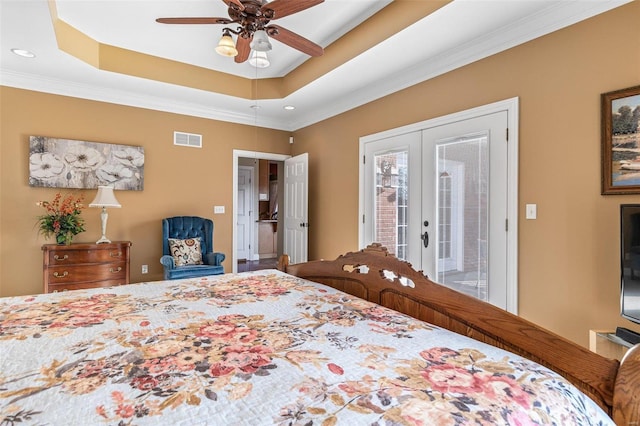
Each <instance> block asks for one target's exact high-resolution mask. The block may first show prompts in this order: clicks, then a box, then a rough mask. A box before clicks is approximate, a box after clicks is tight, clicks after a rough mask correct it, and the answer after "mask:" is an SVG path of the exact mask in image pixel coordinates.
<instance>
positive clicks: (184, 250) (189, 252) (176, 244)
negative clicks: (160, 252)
mask: <svg viewBox="0 0 640 426" xmlns="http://www.w3.org/2000/svg"><path fill="white" fill-rule="evenodd" d="M169 250H171V256H172V257H173V261H174V263H175V266H186V265H202V249H201V248H200V238H187V239H184V240H180V239H177V238H169Z"/></svg>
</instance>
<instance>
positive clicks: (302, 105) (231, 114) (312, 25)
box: [0, 0, 631, 131]
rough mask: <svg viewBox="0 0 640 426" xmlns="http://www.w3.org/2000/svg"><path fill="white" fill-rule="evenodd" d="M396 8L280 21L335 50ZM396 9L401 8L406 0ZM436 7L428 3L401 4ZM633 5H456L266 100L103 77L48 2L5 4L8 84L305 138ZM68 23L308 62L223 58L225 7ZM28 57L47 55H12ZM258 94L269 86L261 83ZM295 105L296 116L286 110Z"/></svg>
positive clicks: (179, 57) (167, 47)
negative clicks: (230, 53)
mask: <svg viewBox="0 0 640 426" xmlns="http://www.w3.org/2000/svg"><path fill="white" fill-rule="evenodd" d="M390 1H391V0H325V2H324V3H322V4H320V5H317V6H314V7H312V8H309V9H307V10H305V11H302V12H299V13H297V14H294V15H290V16H288V17H284V18H282V19H279V20H277V21H275V22H274V23H277V24H278V25H280V26H282V27H285V28H287V29H289V30H291V31H294V32H296V33H298V34H300V35H302V36H303V37H305V38H308V39H310V40H312V41H314V42H315V43H317V44H319V45H321V46H323V47H326V46H328V45H330V44H331V43H332V42H334V41H335V40H336V39H338V38H339V37H342V36H343V35H344V34H345V33H347V32H348V31H349V30H351V29H352V28H353V27H354V26H356V25H359V24H360V23H361V22H363V21H364V20H365V19H366V18H368V17H370V16H371V15H372V14H375V13H376V12H378V11H379V10H380V9H382V8H383V7H384V6H386V5H387V4H388V3H389V2H390ZM396 1H397V0H396ZM402 1H427V0H402ZM629 1H631V0H578V1H575V0H454V1H453V2H451V3H449V4H447V5H446V6H444V7H442V8H441V9H439V10H438V11H436V12H435V13H433V14H431V15H429V16H427V17H425V18H423V19H422V20H420V21H418V22H417V23H416V24H414V25H412V26H410V27H408V28H406V29H405V30H403V31H401V32H399V33H397V34H395V35H394V36H392V37H390V38H388V39H387V40H385V41H383V42H382V43H379V44H378V45H376V46H374V47H373V48H371V49H369V50H367V51H366V52H364V53H362V54H361V55H359V56H357V57H355V58H353V59H351V60H349V61H347V62H346V63H344V64H343V65H341V66H339V67H337V68H335V69H333V70H332V71H330V72H329V73H327V74H325V75H324V76H322V77H321V78H318V79H316V80H315V81H313V82H311V83H310V84H308V85H307V86H305V87H303V88H301V89H299V90H298V91H296V92H294V93H292V94H290V95H289V96H287V97H286V98H283V99H269V100H259V101H257V104H258V106H259V108H258V109H255V108H251V106H252V105H254V104H256V101H252V100H248V99H242V98H236V97H231V96H227V95H221V94H216V93H211V92H207V91H203V90H197V89H192V88H188V87H182V86H177V85H174V84H167V83H161V82H156V81H151V80H147V79H143V78H138V77H131V76H127V75H122V74H117V73H113V72H109V71H102V70H99V69H96V68H93V67H92V66H90V65H88V64H86V63H85V62H82V61H81V60H79V59H77V58H75V57H73V56H71V55H69V54H67V53H65V52H63V51H61V50H59V49H58V47H57V44H56V39H55V36H54V32H53V25H52V18H51V14H50V12H49V6H48V4H47V0H0V84H2V85H5V86H11V87H17V88H24V89H29V90H36V91H43V92H48V93H55V94H61V95H67V96H74V97H80V98H86V99H94V100H99V101H105V102H111V103H117V104H123V105H131V106H136V107H142V108H150V109H156V110H161V111H169V112H176V113H180V114H188V115H193V116H198V117H205V118H212V119H218V120H224V121H231V122H236V123H243V124H251V125H254V124H257V125H260V126H265V127H270V128H275V129H282V130H290V131H294V130H297V129H299V128H302V127H304V126H307V125H310V124H313V123H316V122H318V121H321V120H324V119H326V118H329V117H331V116H333V115H336V114H339V113H342V112H344V111H347V110H350V109H352V108H355V107H357V106H359V105H362V104H364V103H367V102H371V101H373V100H375V99H377V98H380V97H382V96H385V95H387V94H390V93H393V92H395V91H398V90H401V89H404V88H406V87H409V86H411V85H414V84H416V83H419V82H421V81H424V80H427V79H429V78H433V77H435V76H437V75H440V74H442V73H445V72H447V71H450V70H452V69H455V68H457V67H460V66H463V65H466V64H469V63H471V62H474V61H476V60H478V59H481V58H483V57H486V56H490V55H493V54H495V53H498V52H500V51H503V50H505V49H508V48H511V47H513V46H517V45H518V44H521V43H524V42H527V41H529V40H531V39H534V38H537V37H540V36H543V35H545V34H548V33H550V32H553V31H556V30H559V29H561V28H563V27H566V26H568V25H572V24H574V23H576V22H579V21H581V20H584V19H587V18H590V17H592V16H595V15H597V14H600V13H603V12H606V11H607V10H610V9H613V8H615V7H618V6H620V5H622V4H625V3H627V2H629ZM56 5H57V11H58V16H59V18H60V19H61V20H63V21H65V22H66V23H68V24H70V25H71V26H73V27H75V28H77V29H78V30H80V31H81V32H83V33H85V34H86V35H88V36H90V37H91V38H93V39H94V40H96V41H98V42H100V43H103V44H109V45H113V46H117V47H121V48H125V49H129V50H133V51H138V52H142V53H146V54H150V55H154V56H158V57H162V58H167V59H172V60H176V61H180V62H184V63H188V64H193V65H197V66H199V67H204V68H209V69H212V70H215V71H220V72H225V73H229V74H235V75H238V76H242V77H245V78H250V79H262V78H268V77H283V76H285V75H287V73H289V72H291V71H292V70H293V69H295V68H296V67H298V66H299V65H300V64H302V63H303V62H304V61H305V60H307V59H308V58H309V57H308V56H307V55H305V54H302V53H300V52H298V51H297V50H295V49H292V48H290V47H288V46H285V45H283V44H281V43H279V42H277V41H272V45H273V50H272V51H271V52H269V59H270V61H271V66H270V67H269V68H264V69H259V70H257V69H255V68H253V67H252V66H251V65H249V64H248V62H247V63H243V64H236V63H235V62H234V61H233V59H230V58H225V57H222V56H219V55H217V54H216V53H215V52H214V48H215V46H216V45H217V42H218V39H219V38H220V35H221V30H222V28H223V26H221V25H163V24H158V23H156V22H155V19H156V18H159V17H181V16H194V17H200V16H202V17H213V16H216V17H227V16H228V15H227V7H226V5H225V4H224V3H223V2H222V0H83V1H79V0H57V1H56ZM12 48H21V49H27V50H29V51H31V52H33V53H35V54H36V58H34V59H27V58H22V57H19V56H16V55H14V54H13V53H11V51H10V50H11V49H12ZM257 87H258V92H259V90H260V89H259V84H258V86H257ZM285 105H294V106H295V107H296V109H295V110H293V111H287V110H284V109H283V107H284V106H285Z"/></svg>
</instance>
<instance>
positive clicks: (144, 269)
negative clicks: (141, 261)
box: [142, 265, 149, 274]
mask: <svg viewBox="0 0 640 426" xmlns="http://www.w3.org/2000/svg"><path fill="white" fill-rule="evenodd" d="M142 273H143V274H148V273H149V265H142Z"/></svg>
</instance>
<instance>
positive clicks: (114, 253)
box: [109, 251, 122, 257]
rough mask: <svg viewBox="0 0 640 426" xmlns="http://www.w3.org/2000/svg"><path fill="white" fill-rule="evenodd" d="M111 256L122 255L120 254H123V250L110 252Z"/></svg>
mask: <svg viewBox="0 0 640 426" xmlns="http://www.w3.org/2000/svg"><path fill="white" fill-rule="evenodd" d="M109 256H111V257H120V256H122V252H121V251H112V252H111V253H109Z"/></svg>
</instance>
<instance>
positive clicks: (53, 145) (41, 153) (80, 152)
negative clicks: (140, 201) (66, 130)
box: [29, 136, 145, 191]
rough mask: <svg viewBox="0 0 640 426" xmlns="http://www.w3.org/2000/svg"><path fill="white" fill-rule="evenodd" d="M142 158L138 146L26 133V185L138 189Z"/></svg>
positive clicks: (141, 182)
mask: <svg viewBox="0 0 640 426" xmlns="http://www.w3.org/2000/svg"><path fill="white" fill-rule="evenodd" d="M144 162H145V158H144V148H143V147H141V146H133V145H119V144H110V143H101V142H91V141H80V140H73V139H63V138H52V137H47V136H30V137H29V186H35V187H44V188H75V189H95V188H97V187H98V186H100V185H108V186H112V187H113V188H114V189H117V190H125V191H142V190H143V189H144Z"/></svg>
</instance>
